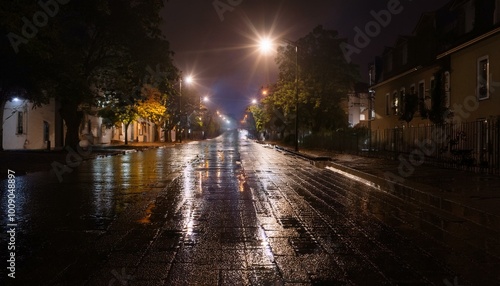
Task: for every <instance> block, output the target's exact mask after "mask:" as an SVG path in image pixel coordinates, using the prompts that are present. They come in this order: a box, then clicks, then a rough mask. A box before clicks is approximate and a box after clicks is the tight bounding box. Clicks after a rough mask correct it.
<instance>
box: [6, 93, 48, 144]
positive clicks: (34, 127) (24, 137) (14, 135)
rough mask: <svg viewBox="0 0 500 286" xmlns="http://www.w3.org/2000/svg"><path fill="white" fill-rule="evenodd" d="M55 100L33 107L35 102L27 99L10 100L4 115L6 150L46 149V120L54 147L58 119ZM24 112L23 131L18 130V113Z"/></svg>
mask: <svg viewBox="0 0 500 286" xmlns="http://www.w3.org/2000/svg"><path fill="white" fill-rule="evenodd" d="M55 107H56V105H55V101H54V100H53V99H51V100H50V103H49V104H46V105H43V106H41V107H37V108H35V109H33V104H32V103H30V102H29V101H27V100H21V99H17V100H12V101H8V102H6V104H5V107H4V116H3V121H2V122H3V148H4V149H5V150H19V149H30V150H36V149H46V148H47V142H45V140H44V122H46V124H48V129H49V130H48V131H49V132H48V135H49V136H48V139H49V140H50V141H51V149H53V148H54V143H55V138H56V136H55V133H56V131H57V130H56V121H55V120H56V119H55V114H56V110H55ZM19 112H22V113H23V123H22V125H23V128H22V129H23V131H22V133H19V132H18V113H19Z"/></svg>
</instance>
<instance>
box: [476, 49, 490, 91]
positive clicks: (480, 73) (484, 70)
mask: <svg viewBox="0 0 500 286" xmlns="http://www.w3.org/2000/svg"><path fill="white" fill-rule="evenodd" d="M489 74H490V63H489V58H488V56H484V57H481V58H479V59H478V60H477V91H476V92H477V98H478V99H479V100H481V99H487V98H489V97H490V79H489Z"/></svg>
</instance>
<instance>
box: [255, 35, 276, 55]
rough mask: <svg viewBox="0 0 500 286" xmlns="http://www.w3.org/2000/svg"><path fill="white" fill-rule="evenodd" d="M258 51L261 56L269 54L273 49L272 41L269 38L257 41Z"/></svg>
mask: <svg viewBox="0 0 500 286" xmlns="http://www.w3.org/2000/svg"><path fill="white" fill-rule="evenodd" d="M259 49H260V51H261V52H262V53H263V54H269V53H271V52H272V51H273V49H274V44H273V41H272V40H271V39H269V38H262V39H260V41H259Z"/></svg>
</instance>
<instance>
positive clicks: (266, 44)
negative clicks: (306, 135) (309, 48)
mask: <svg viewBox="0 0 500 286" xmlns="http://www.w3.org/2000/svg"><path fill="white" fill-rule="evenodd" d="M281 41H282V42H284V43H286V44H288V45H290V46H292V47H294V48H295V142H294V143H295V146H294V147H295V152H298V151H299V46H298V45H297V44H296V43H295V42H292V41H289V40H285V39H281ZM259 47H260V50H261V52H262V53H269V52H270V51H271V50H272V49H273V42H272V41H271V40H270V39H268V38H264V39H261V41H260V43H259Z"/></svg>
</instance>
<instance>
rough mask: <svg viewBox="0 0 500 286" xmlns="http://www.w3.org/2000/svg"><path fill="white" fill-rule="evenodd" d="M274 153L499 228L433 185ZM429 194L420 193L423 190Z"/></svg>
mask: <svg viewBox="0 0 500 286" xmlns="http://www.w3.org/2000/svg"><path fill="white" fill-rule="evenodd" d="M275 148H276V149H278V150H281V151H284V152H288V153H291V154H294V155H296V156H298V157H301V158H302V159H305V160H308V161H309V163H310V164H312V165H315V166H317V167H319V168H327V169H328V170H330V171H332V172H337V173H344V175H345V173H347V174H350V175H351V176H354V177H355V178H353V179H356V180H358V181H361V182H362V183H365V184H367V185H369V186H370V187H374V188H376V189H378V190H381V191H383V192H386V193H388V194H391V195H393V196H395V197H398V198H400V199H402V200H406V201H413V202H416V203H419V204H422V205H426V206H430V207H432V208H435V209H438V210H441V211H444V212H445V213H447V214H449V215H452V216H455V217H458V218H461V219H464V220H467V221H470V222H472V223H475V224H477V225H480V226H483V227H486V228H488V229H490V230H492V231H494V232H498V231H499V229H500V216H498V215H495V214H491V213H489V212H486V211H483V210H480V209H478V208H475V207H472V206H469V205H466V204H464V203H462V202H459V201H456V200H454V199H453V195H452V194H448V196H449V197H446V196H444V195H443V194H446V193H443V191H442V190H441V189H438V188H436V187H433V186H429V185H424V184H419V183H415V182H412V181H409V180H407V181H405V184H404V185H403V184H401V183H398V182H394V181H389V180H387V179H386V178H382V177H380V176H377V175H373V174H369V173H365V172H362V171H359V170H356V169H353V168H350V167H346V166H342V165H340V164H338V163H335V162H333V161H332V160H331V158H329V157H315V156H311V155H307V154H304V153H300V152H295V151H291V150H288V149H286V148H283V147H279V146H276V147H275ZM424 189H425V190H429V191H423V190H424Z"/></svg>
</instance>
